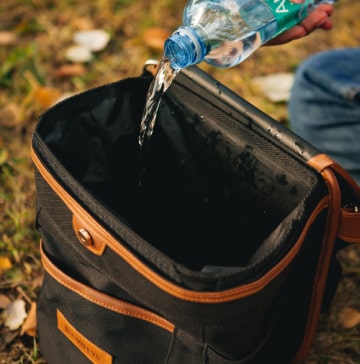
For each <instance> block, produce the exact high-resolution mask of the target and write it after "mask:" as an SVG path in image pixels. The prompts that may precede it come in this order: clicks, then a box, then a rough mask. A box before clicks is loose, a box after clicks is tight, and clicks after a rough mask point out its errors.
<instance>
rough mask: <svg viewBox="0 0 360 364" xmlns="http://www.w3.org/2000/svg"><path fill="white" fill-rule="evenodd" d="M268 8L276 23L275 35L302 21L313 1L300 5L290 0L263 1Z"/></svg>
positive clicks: (306, 1) (307, 0)
mask: <svg viewBox="0 0 360 364" xmlns="http://www.w3.org/2000/svg"><path fill="white" fill-rule="evenodd" d="M265 2H266V4H267V5H269V6H270V8H271V10H272V12H273V14H274V17H275V18H276V20H277V23H278V29H277V32H276V33H277V34H280V33H282V32H283V31H285V30H287V29H290V28H292V27H293V26H294V25H296V24H298V23H299V22H301V20H303V19H304V18H305V17H306V16H307V14H308V11H309V8H311V7H312V5H313V3H314V1H313V0H305V1H304V2H303V3H301V4H295V3H293V2H291V1H290V0H265Z"/></svg>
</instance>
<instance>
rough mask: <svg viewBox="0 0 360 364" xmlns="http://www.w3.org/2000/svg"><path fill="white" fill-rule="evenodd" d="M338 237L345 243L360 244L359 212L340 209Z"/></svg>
mask: <svg viewBox="0 0 360 364" xmlns="http://www.w3.org/2000/svg"><path fill="white" fill-rule="evenodd" d="M338 237H339V239H341V240H342V241H345V242H347V243H360V211H357V210H354V208H350V207H344V208H343V209H341V212H340V221H339V228H338Z"/></svg>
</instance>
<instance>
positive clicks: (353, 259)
mask: <svg viewBox="0 0 360 364" xmlns="http://www.w3.org/2000/svg"><path fill="white" fill-rule="evenodd" d="M184 6H185V0H183V1H171V0H152V1H148V0H136V1H135V0H91V1H84V0H78V1H72V0H62V1H55V0H1V1H0V363H4V364H7V363H45V361H44V359H43V358H42V357H41V347H39V345H38V343H37V340H36V337H35V336H34V330H35V324H34V316H33V311H34V307H35V306H34V303H35V302H36V297H37V294H38V291H39V287H40V284H41V279H42V269H41V264H40V260H39V254H38V241H39V236H38V234H37V232H36V229H35V222H34V221H35V216H34V211H35V186H34V180H33V169H32V163H31V160H30V140H31V134H32V131H33V129H34V127H35V125H36V122H37V119H38V117H39V116H40V115H41V113H43V112H44V111H45V110H46V109H47V108H49V107H51V106H52V105H53V104H54V103H56V102H58V101H59V100H61V99H64V98H66V97H69V96H71V95H73V94H76V93H78V92H81V91H84V90H86V89H89V88H92V87H95V86H98V85H102V84H105V83H109V82H113V81H117V80H120V79H123V78H125V77H131V76H137V75H139V74H140V73H141V72H142V69H143V65H144V62H145V61H146V60H148V59H157V60H160V58H161V56H162V47H163V42H164V40H165V39H166V38H167V36H168V35H169V34H170V33H171V32H172V31H173V30H175V28H176V27H177V26H178V25H180V23H181V18H182V11H183V8H184ZM359 15H360V2H359V1H354V0H339V1H337V2H336V5H335V11H334V14H333V22H334V27H333V30H332V31H331V32H324V31H321V30H318V31H316V32H315V33H313V34H311V35H310V36H308V37H305V38H303V39H301V40H297V41H294V42H292V43H290V44H287V45H282V46H276V47H263V48H261V49H259V50H258V51H257V52H255V54H253V55H252V56H251V57H250V58H249V59H248V60H246V61H244V62H243V63H241V64H240V65H238V66H236V67H234V68H231V69H216V68H213V67H210V66H208V65H206V64H201V65H200V67H201V68H202V69H204V70H205V71H206V72H208V73H209V74H211V75H212V76H213V77H214V78H216V79H217V80H218V81H219V82H221V83H223V84H224V85H226V86H228V87H229V88H230V89H232V90H233V91H234V92H236V93H237V94H239V95H240V96H242V97H243V98H245V99H246V100H247V101H249V102H251V103H253V104H254V105H255V106H256V107H258V108H260V109H261V110H262V111H264V112H266V113H267V114H269V115H270V116H272V117H273V118H275V119H276V120H277V121H278V122H280V123H284V124H287V122H288V114H287V102H286V101H287V96H288V90H289V87H291V77H292V75H293V72H294V71H295V70H296V68H297V67H298V65H299V64H300V63H301V62H302V61H303V60H305V59H306V58H307V57H309V56H310V55H312V54H314V53H316V52H319V51H322V50H326V49H331V48H340V47H357V46H360V23H359V21H358V16H359ZM93 30H96V32H94V31H93ZM84 34H85V35H84ZM84 38H85V39H84ZM359 61H360V60H359ZM340 259H341V262H342V265H343V269H344V278H343V280H342V282H341V285H340V287H339V290H338V294H337V296H336V298H335V300H334V302H333V305H332V307H331V311H330V313H329V314H327V315H324V316H323V317H322V319H321V322H320V325H319V329H318V333H317V337H316V342H315V346H314V349H313V352H312V354H311V356H310V357H309V359H308V360H307V361H306V363H307V364H310V363H313V364H321V363H324V364H325V363H332V364H355V363H360V335H359V334H360V325H359V323H360V289H359V288H360V287H359V286H360V279H359V277H360V275H359V273H360V251H359V249H358V248H357V247H351V248H348V249H346V250H345V251H343V252H342V253H341V256H340ZM9 309H11V310H13V311H12V314H13V317H14V321H11V322H9ZM294 315H296V312H294Z"/></svg>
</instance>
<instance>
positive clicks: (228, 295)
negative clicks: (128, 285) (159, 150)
mask: <svg viewBox="0 0 360 364" xmlns="http://www.w3.org/2000/svg"><path fill="white" fill-rule="evenodd" d="M32 159H33V161H34V163H35V165H36V167H37V169H38V170H39V172H40V173H41V175H42V176H43V178H44V179H45V181H46V182H47V183H48V184H49V185H50V186H51V188H52V189H53V190H54V191H55V193H57V195H58V196H59V197H60V198H61V199H62V200H63V201H64V203H65V204H66V205H67V206H68V208H69V209H70V210H71V211H72V212H73V213H74V215H77V218H79V219H80V220H81V221H84V222H86V226H83V227H84V228H85V229H86V230H87V231H89V232H90V234H91V235H92V232H93V231H96V235H98V236H101V239H102V240H103V241H104V243H105V244H106V245H107V247H109V248H111V249H112V250H113V251H114V252H115V253H116V254H118V255H119V256H121V257H122V258H123V259H124V260H125V261H126V262H127V263H128V264H129V265H130V266H131V267H132V268H133V269H135V270H136V271H137V272H138V273H140V274H141V275H143V276H144V277H145V278H146V279H147V280H149V281H150V282H152V283H153V284H154V285H155V286H157V287H158V288H160V289H161V290H163V291H165V292H167V293H168V294H170V295H172V296H174V297H177V298H180V299H182V300H185V301H190V302H199V303H222V302H229V301H233V300H237V299H240V298H243V297H247V296H250V295H253V294H255V293H256V292H259V291H260V290H262V289H263V288H264V287H265V286H267V285H268V284H269V283H270V282H271V281H272V280H274V279H275V278H276V277H277V276H278V275H279V274H280V273H281V272H282V271H283V270H284V269H285V268H286V267H287V266H288V265H289V264H290V263H291V261H292V260H293V259H294V257H295V256H296V254H297V253H298V251H299V249H300V247H301V245H302V243H303V240H304V238H305V236H306V234H307V232H308V230H309V229H310V227H311V225H312V223H313V221H314V220H315V219H316V217H317V216H318V215H319V214H320V212H321V211H322V210H324V209H325V208H326V207H327V205H328V199H327V198H324V199H323V200H322V201H320V203H319V204H318V206H317V207H316V208H315V209H314V211H313V212H312V214H311V216H310V218H309V220H308V221H307V223H306V225H305V227H304V229H303V231H302V233H301V235H300V237H299V239H298V241H297V242H296V244H295V245H294V246H293V247H292V249H291V250H290V251H289V252H288V254H287V255H286V256H285V257H284V258H283V260H282V261H281V262H279V263H278V264H277V265H275V266H274V267H273V268H272V269H271V270H269V271H268V272H267V273H266V274H264V276H262V277H261V278H260V279H258V280H257V281H255V282H252V283H249V284H245V285H243V286H239V287H236V288H232V289H228V290H225V291H220V292H198V291H191V290H188V289H184V288H182V287H179V286H177V285H175V284H173V283H172V282H170V281H168V280H166V279H165V278H163V277H162V276H160V275H159V274H157V273H156V272H155V271H153V270H152V269H150V268H149V267H148V266H146V265H145V264H144V263H142V262H141V261H140V260H139V259H138V258H137V257H136V256H134V255H133V254H132V253H131V252H130V251H128V250H127V249H126V248H125V247H124V246H123V245H121V242H119V241H118V240H116V239H115V238H114V237H113V236H111V235H110V233H109V232H108V231H107V230H106V229H104V228H103V227H102V226H101V225H100V224H99V223H98V222H97V221H96V220H95V219H94V218H92V217H91V216H90V215H89V214H88V212H87V211H86V210H84V209H83V208H82V207H81V206H80V205H79V204H78V203H77V202H76V201H75V200H74V199H73V198H72V197H71V196H70V195H69V194H68V193H67V192H66V191H65V190H64V189H63V188H62V187H61V186H60V185H59V183H58V182H57V181H56V180H55V179H54V178H53V176H52V175H51V174H50V173H49V171H48V170H47V169H46V168H45V167H44V166H43V165H42V163H41V161H40V159H39V158H38V157H37V155H36V153H35V151H34V150H32Z"/></svg>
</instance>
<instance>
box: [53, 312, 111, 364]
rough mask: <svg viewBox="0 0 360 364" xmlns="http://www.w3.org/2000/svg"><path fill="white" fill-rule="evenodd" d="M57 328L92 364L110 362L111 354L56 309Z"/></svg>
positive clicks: (106, 363) (107, 363)
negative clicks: (88, 337)
mask: <svg viewBox="0 0 360 364" xmlns="http://www.w3.org/2000/svg"><path fill="white" fill-rule="evenodd" d="M56 318H57V323H58V329H59V330H60V331H61V332H62V333H63V334H64V335H65V336H66V337H67V338H68V339H69V340H70V341H71V342H72V343H73V344H74V345H75V346H76V347H77V348H78V349H79V350H80V351H81V352H82V353H83V354H84V355H85V356H86V357H87V358H88V359H89V360H90V361H91V362H92V363H94V364H112V362H113V360H112V356H111V355H110V354H109V353H107V352H106V351H104V350H103V349H101V348H99V347H98V346H97V345H95V344H94V343H92V342H91V341H90V340H89V339H87V338H86V337H85V336H84V335H83V334H82V333H81V332H79V331H78V330H77V329H76V328H75V327H74V326H72V325H71V324H70V322H69V321H68V320H67V319H66V318H65V316H64V315H63V314H62V313H61V312H60V310H56Z"/></svg>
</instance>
